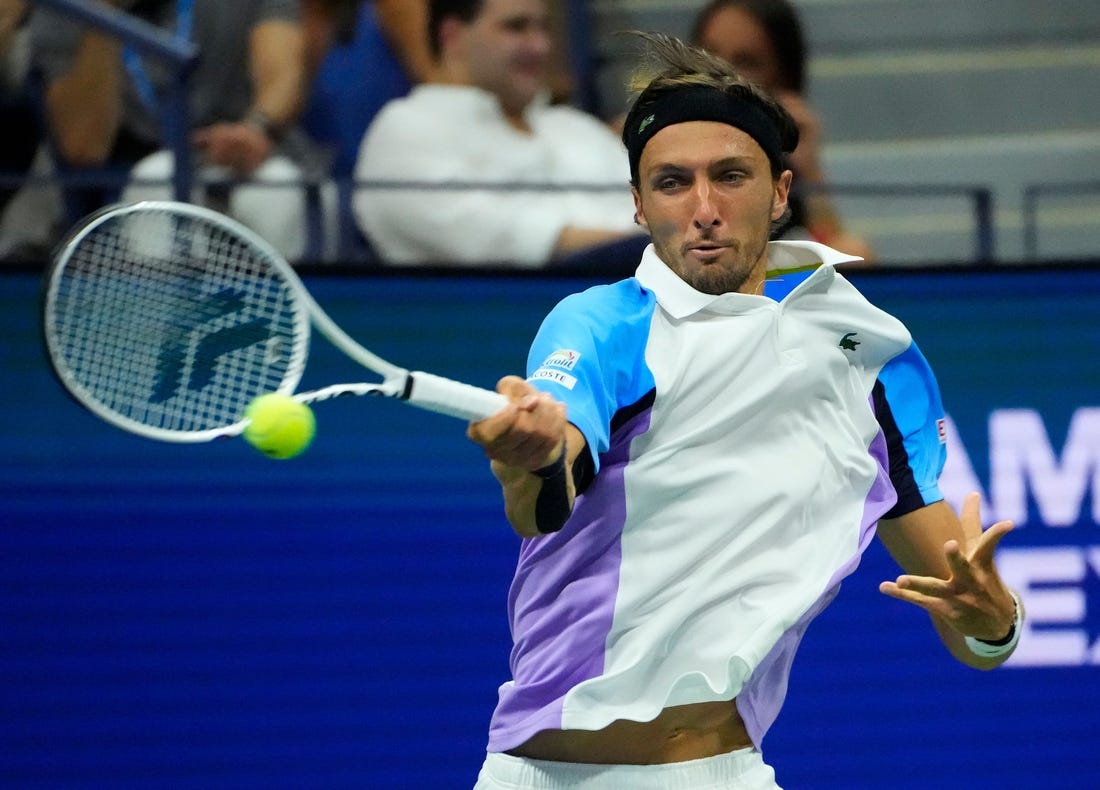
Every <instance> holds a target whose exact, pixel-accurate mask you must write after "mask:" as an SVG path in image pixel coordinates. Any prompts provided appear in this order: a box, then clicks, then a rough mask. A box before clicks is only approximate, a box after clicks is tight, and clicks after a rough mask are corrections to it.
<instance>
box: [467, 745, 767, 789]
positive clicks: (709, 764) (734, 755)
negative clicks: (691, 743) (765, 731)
mask: <svg viewBox="0 0 1100 790" xmlns="http://www.w3.org/2000/svg"><path fill="white" fill-rule="evenodd" d="M627 788H629V790H780V788H779V785H777V784H776V783H775V771H773V770H772V769H771V766H769V765H767V764H765V762H764V758H763V757H762V756H761V755H760V752H758V751H757V750H756V749H753V748H751V747H750V748H748V749H738V750H737V751H735V752H729V753H728V754H720V755H717V756H716V757H705V758H703V759H701V760H688V761H687V762H682V763H665V764H663V765H591V764H587V763H559V762H550V761H546V760H529V759H527V758H525V757H513V756H512V755H510V754H497V753H490V754H488V755H487V756H486V757H485V764H484V765H482V767H481V773H480V774H479V775H478V778H477V784H476V785H474V790H566V789H568V790H626V789H627Z"/></svg>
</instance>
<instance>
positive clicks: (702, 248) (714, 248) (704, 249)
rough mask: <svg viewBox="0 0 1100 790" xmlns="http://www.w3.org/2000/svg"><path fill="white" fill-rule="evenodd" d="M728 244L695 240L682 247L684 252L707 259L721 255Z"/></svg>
mask: <svg viewBox="0 0 1100 790" xmlns="http://www.w3.org/2000/svg"><path fill="white" fill-rule="evenodd" d="M729 246H730V245H729V244H727V243H724V242H719V241H697V242H694V243H692V244H688V245H687V246H686V247H685V249H684V254H685V255H691V256H693V257H695V258H698V259H700V260H704V261H709V260H711V259H713V258H716V257H718V256H719V255H721V254H722V252H723V251H724V250H726V249H727V248H728V247H729Z"/></svg>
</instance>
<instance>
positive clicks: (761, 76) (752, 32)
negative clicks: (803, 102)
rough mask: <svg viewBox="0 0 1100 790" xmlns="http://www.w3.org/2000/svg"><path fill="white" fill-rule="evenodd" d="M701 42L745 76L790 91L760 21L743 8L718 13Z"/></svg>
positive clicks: (702, 36) (703, 31)
mask: <svg viewBox="0 0 1100 790" xmlns="http://www.w3.org/2000/svg"><path fill="white" fill-rule="evenodd" d="M699 39H700V41H699V43H700V44H701V45H702V47H703V49H705V50H707V51H708V52H711V53H713V54H715V55H717V56H718V57H720V58H722V59H723V60H725V61H727V62H728V63H731V64H733V66H734V68H736V69H737V70H738V71H739V72H741V73H742V74H743V75H744V76H745V77H747V78H748V79H750V80H752V81H753V82H755V83H757V84H758V85H760V86H762V87H763V88H765V89H766V90H769V91H772V92H775V91H779V90H784V89H789V88H790V86H787V85H783V84H782V82H783V77H782V73H781V71H780V68H779V56H778V55H777V54H776V51H775V47H774V46H772V42H771V39H770V38H768V33H767V31H766V30H765V29H764V26H763V25H761V24H760V21H759V20H758V19H757V18H756V17H755V16H753V15H752V14H750V13H749V12H748V11H746V10H745V9H743V8H737V7H726V8H722V9H720V10H718V11H715V12H714V14H713V15H712V16H711V18H710V20H709V21H708V22H707V25H706V27H705V28H704V29H703V30H702V31H701V33H700V36H699Z"/></svg>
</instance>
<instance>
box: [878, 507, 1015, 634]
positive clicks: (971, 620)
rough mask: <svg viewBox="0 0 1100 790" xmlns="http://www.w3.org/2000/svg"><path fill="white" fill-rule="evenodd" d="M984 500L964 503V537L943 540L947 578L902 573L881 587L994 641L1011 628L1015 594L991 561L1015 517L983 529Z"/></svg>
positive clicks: (962, 631)
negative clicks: (947, 570) (1013, 594)
mask: <svg viewBox="0 0 1100 790" xmlns="http://www.w3.org/2000/svg"><path fill="white" fill-rule="evenodd" d="M980 501H981V497H980V496H979V495H978V494H970V495H969V496H968V497H967V498H966V501H965V503H964V504H963V509H962V515H961V518H960V522H961V524H962V531H963V540H962V542H961V543H960V541H958V540H949V541H947V542H946V543H944V546H943V552H944V558H945V559H946V561H947V566H948V569H949V575H948V578H946V579H940V578H936V577H935V576H914V575H910V574H903V575H901V576H899V577H898V578H897V579H896V580H895V581H892V582H883V583H882V584H881V585H879V590H881V591H882V592H883V593H885V594H886V595H889V596H891V597H893V598H897V599H899V600H902V601H908V602H910V603H913V604H916V605H917V606H920V607H921V608H923V609H925V610H926V611H928V612H929V613H930V614H932V615H933V616H934V617H936V618H937V619H938V620H940V621H941V622H943V623H945V624H947V625H949V626H950V627H951V628H953V629H955V630H956V631H958V632H959V633H960V634H963V635H964V636H972V637H975V638H977V639H985V640H990V641H996V640H998V639H1002V638H1003V637H1004V636H1005V634H1007V633H1008V631H1009V629H1010V628H1011V624H1012V621H1013V617H1014V614H1015V603H1014V602H1013V599H1012V595H1011V594H1010V593H1009V590H1008V587H1007V586H1006V585H1005V583H1004V581H1003V580H1002V579H1001V576H1000V574H999V573H998V572H997V567H996V565H995V564H994V562H993V555H994V553H995V552H996V550H997V545H998V544H999V543H1000V542H1001V539H1002V538H1003V537H1004V536H1005V535H1007V534H1008V533H1009V532H1010V531H1011V530H1012V522H1011V521H998V522H997V523H996V524H994V525H993V526H991V527H990V528H989V529H987V530H985V531H984V532H983V531H982V524H981V517H980V514H979V504H980Z"/></svg>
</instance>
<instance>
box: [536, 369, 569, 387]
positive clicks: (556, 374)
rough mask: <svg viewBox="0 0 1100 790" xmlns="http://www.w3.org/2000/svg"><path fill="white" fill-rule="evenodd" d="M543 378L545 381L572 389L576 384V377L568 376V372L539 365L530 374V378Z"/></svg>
mask: <svg viewBox="0 0 1100 790" xmlns="http://www.w3.org/2000/svg"><path fill="white" fill-rule="evenodd" d="M534 379H545V380H546V381H552V382H554V383H555V384H560V385H561V386H563V387H565V388H566V389H567V390H571V389H573V387H575V386H577V377H576V376H570V375H569V374H568V373H564V372H562V371H560V370H554V369H553V368H547V367H541V368H539V369H538V370H536V371H535V372H534V373H532V374H531V379H530V380H534Z"/></svg>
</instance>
